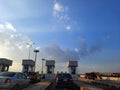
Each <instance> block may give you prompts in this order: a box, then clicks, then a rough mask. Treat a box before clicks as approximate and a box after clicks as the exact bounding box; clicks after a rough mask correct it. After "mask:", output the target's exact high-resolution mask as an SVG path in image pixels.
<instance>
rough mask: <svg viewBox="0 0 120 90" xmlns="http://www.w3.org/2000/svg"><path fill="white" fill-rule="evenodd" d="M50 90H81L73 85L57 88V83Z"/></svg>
mask: <svg viewBox="0 0 120 90" xmlns="http://www.w3.org/2000/svg"><path fill="white" fill-rule="evenodd" d="M49 90H80V88H79V87H78V86H77V85H76V84H73V85H72V86H71V87H69V88H68V87H59V88H56V86H55V82H54V83H53V84H52V85H51V87H50V89H49Z"/></svg>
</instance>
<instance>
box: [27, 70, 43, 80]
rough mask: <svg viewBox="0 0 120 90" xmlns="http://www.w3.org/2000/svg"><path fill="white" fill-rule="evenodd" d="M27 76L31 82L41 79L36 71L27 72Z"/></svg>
mask: <svg viewBox="0 0 120 90" xmlns="http://www.w3.org/2000/svg"><path fill="white" fill-rule="evenodd" d="M28 78H29V79H30V81H31V82H40V81H41V76H40V74H39V73H37V72H28Z"/></svg>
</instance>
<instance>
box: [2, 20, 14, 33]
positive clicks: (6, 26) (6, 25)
mask: <svg viewBox="0 0 120 90" xmlns="http://www.w3.org/2000/svg"><path fill="white" fill-rule="evenodd" d="M0 30H1V31H4V30H11V31H13V32H15V31H16V29H15V28H14V26H13V25H12V24H11V23H10V22H6V23H1V24H0Z"/></svg>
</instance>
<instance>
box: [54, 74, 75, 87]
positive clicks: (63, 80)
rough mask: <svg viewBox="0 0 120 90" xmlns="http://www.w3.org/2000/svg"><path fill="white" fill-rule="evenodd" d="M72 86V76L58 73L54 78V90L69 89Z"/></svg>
mask: <svg viewBox="0 0 120 90" xmlns="http://www.w3.org/2000/svg"><path fill="white" fill-rule="evenodd" d="M72 85H73V79H72V76H71V75H70V74H69V73H60V74H57V75H56V77H55V86H56V88H60V87H71V86H72Z"/></svg>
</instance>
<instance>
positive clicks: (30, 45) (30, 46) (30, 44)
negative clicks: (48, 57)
mask: <svg viewBox="0 0 120 90" xmlns="http://www.w3.org/2000/svg"><path fill="white" fill-rule="evenodd" d="M33 44H35V43H27V45H29V53H28V59H30V54H31V48H32V45H33Z"/></svg>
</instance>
